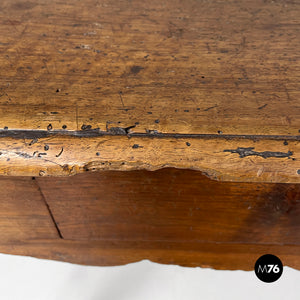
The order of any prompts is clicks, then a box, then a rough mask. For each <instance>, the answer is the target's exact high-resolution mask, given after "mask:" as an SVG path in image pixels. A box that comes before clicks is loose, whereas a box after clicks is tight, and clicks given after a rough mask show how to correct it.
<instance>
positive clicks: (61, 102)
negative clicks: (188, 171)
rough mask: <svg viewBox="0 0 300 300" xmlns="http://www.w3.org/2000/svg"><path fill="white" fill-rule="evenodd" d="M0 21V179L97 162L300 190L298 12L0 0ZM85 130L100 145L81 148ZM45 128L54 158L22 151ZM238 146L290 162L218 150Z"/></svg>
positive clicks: (282, 4) (240, 5)
mask: <svg viewBox="0 0 300 300" xmlns="http://www.w3.org/2000/svg"><path fill="white" fill-rule="evenodd" d="M0 12H1V14H0V35H1V43H0V53H2V55H1V57H0V63H1V70H0V78H1V82H2V83H1V86H0V91H1V93H0V96H1V97H0V120H1V121H0V128H3V130H0V136H1V138H0V142H1V152H2V155H1V156H0V166H1V168H0V173H1V174H4V175H31V176H37V175H38V174H40V175H42V176H44V175H70V174H75V173H77V172H83V171H84V170H86V169H90V166H93V167H92V168H94V169H102V168H103V165H102V164H103V163H104V166H105V168H106V169H111V170H113V169H120V170H124V169H157V168H162V167H165V166H173V167H176V168H192V169H197V170H200V171H203V172H205V173H207V174H208V175H209V176H211V177H212V178H218V179H220V180H231V181H261V182H290V183H299V182H300V175H299V174H298V173H300V171H298V169H299V165H298V161H297V160H299V157H298V156H299V151H298V148H299V132H298V131H299V129H300V123H299V122H300V121H299V120H300V118H299V116H300V115H299V111H300V108H299V104H298V99H299V90H300V89H299V88H300V86H299V67H300V65H299V54H298V52H299V51H298V49H299V47H300V39H299V17H300V9H299V5H298V3H297V2H295V1H289V2H286V1H283V0H279V1H262V0H255V1H252V0H251V1H250V0H243V1H236V0H230V1H195V0H187V1H177V0H176V1H165V2H163V3H162V2H161V1H150V2H149V1H146V2H145V1H138V0H134V1H125V0H124V1H116V0H103V1H96V0H87V1H84V2H82V1H76V0H67V1H64V2H58V1H55V0H51V1H41V0H34V1H31V2H25V1H21V2H20V1H16V0H13V1H10V0H4V1H1V3H0ZM4 128H5V129H4ZM93 129H94V131H93V134H95V133H96V137H95V136H94V137H92V136H90V137H86V138H85V139H83V138H79V137H78V136H79V135H80V134H81V133H82V132H86V131H91V130H93ZM21 130H27V131H29V132H32V135H31V136H32V138H31V139H29V138H27V137H28V134H27V133H24V132H22V131H21ZM49 131H51V132H52V133H53V135H51V140H52V142H53V144H51V147H50V149H49V152H46V151H43V147H44V143H45V141H46V140H43V139H41V140H40V139H38V143H36V144H35V145H32V147H31V148H28V144H30V143H31V141H32V140H33V141H35V140H36V139H37V137H38V136H39V134H40V133H42V134H43V135H44V136H45V135H46V134H47V133H48V132H49ZM57 131H61V132H64V133H68V134H69V135H66V136H63V137H61V136H59V132H57ZM128 132H130V133H131V134H143V136H139V137H135V138H134V139H128V137H126V134H127V133H128ZM156 132H158V133H162V134H168V135H171V136H169V137H166V138H164V139H160V138H159V137H158V136H157V135H156ZM103 134H105V137H103V136H102V135H103ZM115 134H120V135H121V136H118V137H117V138H116V137H115V136H114V135H115ZM176 134H181V135H184V136H181V138H182V139H177V138H175V135H176ZM190 134H193V135H196V136H194V138H193V140H192V141H190V136H189V135H190ZM185 135H186V136H185ZM203 135H204V136H203ZM207 135H208V136H207ZM232 135H235V136H236V135H237V136H238V138H237V139H236V140H234V141H232V140H231V142H230V141H228V138H231V137H232ZM16 136H18V137H19V138H21V139H16ZM75 136H77V138H75ZM97 136H98V137H97ZM267 136H269V137H267ZM207 137H209V140H207ZM256 139H259V140H260V143H257V142H256ZM104 140H107V141H108V142H107V143H103V144H101V147H100V146H99V147H98V146H97V147H96V145H98V143H99V142H100V143H102V142H103V141H104ZM286 140H287V142H288V145H283V143H286ZM275 141H276V142H275ZM49 142H50V138H49ZM14 143H15V144H14ZM185 143H190V144H191V147H186V145H185ZM135 144H136V145H142V147H143V148H137V149H133V150H132V146H133V145H135ZM239 147H242V148H244V147H248V148H253V151H254V152H256V153H257V152H259V153H264V152H272V153H273V152H274V153H277V152H280V153H283V154H286V155H287V154H288V153H292V154H291V155H287V156H285V157H276V158H275V157H274V155H271V157H267V158H263V157H261V156H259V155H257V154H254V155H252V156H246V157H243V158H240V157H239V155H238V154H236V153H230V152H223V150H225V149H227V150H235V149H238V148H239ZM62 148H64V153H63V155H61V156H60V157H58V158H56V155H58V154H59V153H60V151H61V149H62ZM98 148H100V156H99V157H98V156H96V155H95V153H96V152H97V151H99V149H98ZM31 149H32V150H31ZM2 150H3V151H2ZM35 151H38V152H36V153H35V155H36V156H38V155H39V154H40V157H38V158H36V157H33V156H34V155H33V153H34V152H35ZM289 151H290V152H289ZM42 153H46V154H42ZM108 153H109V155H108ZM102 154H103V156H102ZM289 157H290V158H289ZM293 159H294V160H293ZM8 160H9V161H8ZM123 162H124V163H125V166H124V165H123V164H122V163H123ZM66 165H67V166H66Z"/></svg>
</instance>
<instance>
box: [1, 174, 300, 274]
mask: <svg viewBox="0 0 300 300" xmlns="http://www.w3.org/2000/svg"><path fill="white" fill-rule="evenodd" d="M0 187H1V190H2V191H4V192H3V195H2V197H1V201H0V206H1V207H0V208H1V214H0V232H1V239H0V252H2V253H10V254H20V255H30V256H35V257H40V258H46V259H55V260H61V261H68V262H73V263H80V264H88V265H119V264H126V263H130V262H135V261H139V260H142V259H149V260H152V261H155V262H160V263H165V264H179V265H183V266H193V267H195V266H201V267H211V268H215V269H230V270H234V269H242V270H253V266H254V263H255V261H256V260H257V258H258V257H259V256H261V255H263V254H266V253H272V254H275V255H277V256H278V257H280V259H281V260H282V261H283V264H284V265H286V266H290V267H293V268H296V269H300V257H299V253H300V244H299V243H300V242H299V226H300V221H299V217H298V216H299V195H300V190H299V186H298V185H290V184H278V183H277V184H264V183H233V182H232V183H228V182H216V181H212V180H210V179H208V178H207V177H205V176H204V175H201V174H200V172H196V171H192V170H176V169H169V168H168V169H163V170H158V171H155V172H148V171H130V172H120V171H103V172H99V173H93V174H91V173H90V174H89V173H87V174H79V175H76V176H71V177H61V178H54V177H43V178H36V180H31V178H28V177H26V178H20V177H14V178H13V179H7V178H3V177H0Z"/></svg>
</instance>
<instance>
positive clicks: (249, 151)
mask: <svg viewBox="0 0 300 300" xmlns="http://www.w3.org/2000/svg"><path fill="white" fill-rule="evenodd" d="M253 149H254V147H249V148H242V147H238V148H237V149H235V150H233V149H225V150H223V151H224V152H231V153H238V154H239V155H240V157H241V158H243V157H246V156H250V155H256V156H261V157H263V158H268V157H280V158H282V157H290V156H291V155H293V152H292V151H288V152H287V153H285V152H272V151H263V152H257V151H253Z"/></svg>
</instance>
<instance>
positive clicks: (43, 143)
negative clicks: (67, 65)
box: [0, 133, 300, 183]
mask: <svg viewBox="0 0 300 300" xmlns="http://www.w3.org/2000/svg"><path fill="white" fill-rule="evenodd" d="M26 134H28V133H26ZM299 146H300V144H299V141H293V140H292V141H291V140H282V139H257V138H255V137H253V138H252V139H247V138H223V137H220V138H210V137H206V138H200V139H199V138H195V137H191V136H190V137H179V138H178V137H159V136H156V135H155V136H153V137H144V136H134V135H129V136H126V135H125V136H124V135H102V136H95V137H80V136H79V137H78V136H68V135H59V136H57V135H56V134H55V135H49V136H48V137H42V138H35V135H32V133H31V138H28V137H27V139H22V138H19V137H18V138H15V137H7V138H2V139H1V138H0V149H3V150H2V151H1V152H0V154H1V155H0V174H3V175H20V174H21V175H31V176H58V175H60V176H63V175H74V174H76V173H80V172H86V171H97V170H103V169H104V170H107V169H109V170H121V171H127V170H134V169H147V170H156V169H159V168H165V167H176V168H181V169H194V170H199V171H202V172H203V173H204V174H206V175H208V176H209V177H211V178H213V179H218V180H222V181H225V180H226V181H252V182H287V183H299V182H300V171H299V167H300V166H299V163H298V162H299V159H300V156H299V153H300V151H299ZM241 148H243V149H241ZM45 149H46V150H45Z"/></svg>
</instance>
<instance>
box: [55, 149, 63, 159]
mask: <svg viewBox="0 0 300 300" xmlns="http://www.w3.org/2000/svg"><path fill="white" fill-rule="evenodd" d="M63 151H64V147H62V148H61V150H60V152H59V153H58V154H56V155H55V156H56V157H60V156H61V155H62V153H63Z"/></svg>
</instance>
